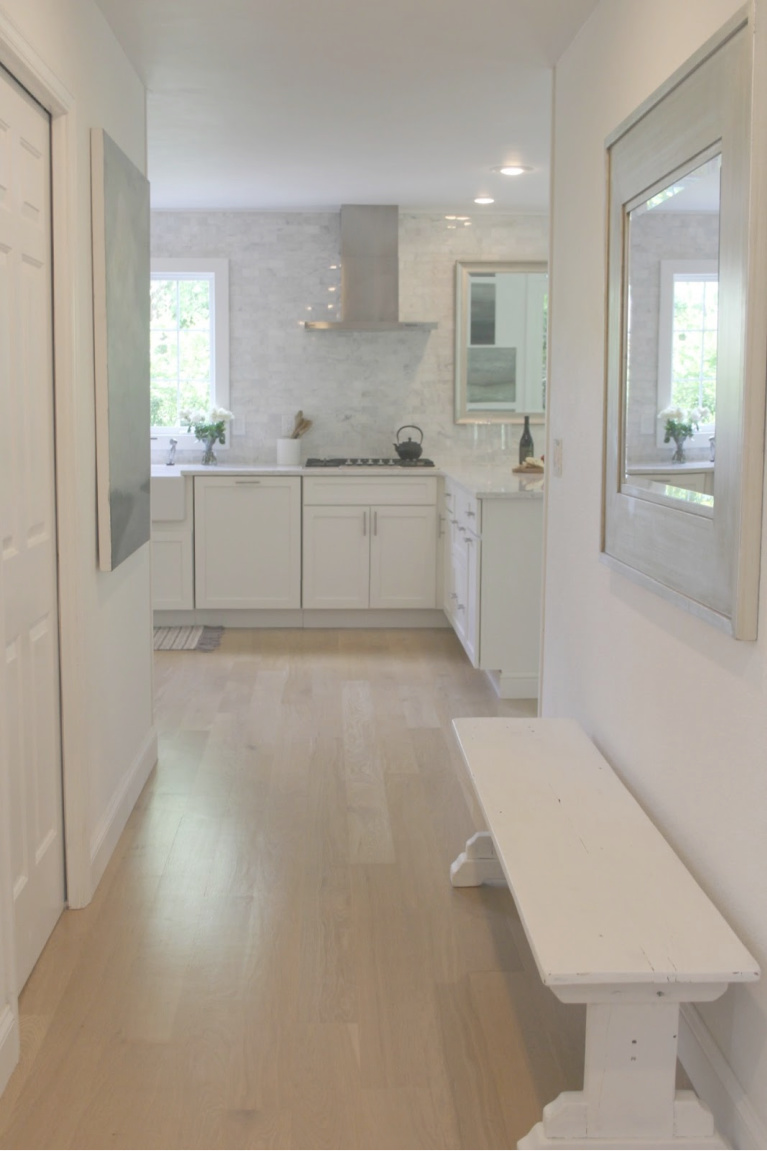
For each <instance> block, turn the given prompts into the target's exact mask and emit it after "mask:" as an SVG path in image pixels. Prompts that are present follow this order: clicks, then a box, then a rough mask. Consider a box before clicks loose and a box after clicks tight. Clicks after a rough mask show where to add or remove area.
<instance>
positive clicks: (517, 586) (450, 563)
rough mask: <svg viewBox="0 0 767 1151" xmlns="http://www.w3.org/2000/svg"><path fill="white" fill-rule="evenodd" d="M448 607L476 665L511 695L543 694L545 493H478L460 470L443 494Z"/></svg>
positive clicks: (517, 697) (525, 696)
mask: <svg viewBox="0 0 767 1151" xmlns="http://www.w3.org/2000/svg"><path fill="white" fill-rule="evenodd" d="M442 515H443V516H444V523H445V535H444V569H445V571H444V581H443V582H444V602H443V608H444V611H445V614H446V615H447V617H448V619H449V620H450V623H451V624H452V626H453V628H454V630H455V633H456V635H457V636H458V638H459V639H460V641H461V643H462V644H463V647H464V649H465V651H466V654H467V655H468V657H469V659H470V660H471V662H472V664H473V665H474V667H477V668H482V669H484V670H486V671H489V672H494V673H496V674H497V679H496V686H497V687H498V691H499V694H500V695H501V696H502V697H503V698H506V699H527V698H534V697H535V696H536V695H537V694H538V660H539V645H540V611H541V580H542V538H543V501H542V499H541V498H540V496H537V497H536V496H534V495H531V494H527V493H524V494H520V495H515V494H508V495H493V496H489V497H488V498H477V496H476V494H475V493H473V492H472V491H471V490H469V489H467V488H464V487H463V486H462V485H460V484H458V483H457V482H456V481H455V480H453V479H452V478H447V479H446V480H445V490H444V496H443V509H442Z"/></svg>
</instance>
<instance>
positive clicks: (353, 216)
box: [304, 204, 437, 332]
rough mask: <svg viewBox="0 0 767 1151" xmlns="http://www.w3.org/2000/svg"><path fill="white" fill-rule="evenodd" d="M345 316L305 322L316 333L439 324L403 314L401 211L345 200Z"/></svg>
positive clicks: (417, 328)
mask: <svg viewBox="0 0 767 1151" xmlns="http://www.w3.org/2000/svg"><path fill="white" fill-rule="evenodd" d="M341 317H342V318H341V319H340V320H319V321H313V322H308V323H306V324H305V325H304V327H306V328H310V329H312V330H313V331H336V332H403V331H429V330H431V329H433V328H436V327H437V324H436V323H403V322H402V321H401V320H400V318H399V209H398V208H397V206H396V204H395V205H389V204H386V205H383V206H380V205H366V204H344V205H343V206H342V208H341Z"/></svg>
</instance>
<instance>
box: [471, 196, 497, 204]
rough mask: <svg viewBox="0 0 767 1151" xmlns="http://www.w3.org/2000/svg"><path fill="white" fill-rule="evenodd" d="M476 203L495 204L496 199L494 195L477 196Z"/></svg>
mask: <svg viewBox="0 0 767 1151" xmlns="http://www.w3.org/2000/svg"><path fill="white" fill-rule="evenodd" d="M474 203H475V204H494V203H495V200H494V199H493V197H492V196H476V197H475V199H474Z"/></svg>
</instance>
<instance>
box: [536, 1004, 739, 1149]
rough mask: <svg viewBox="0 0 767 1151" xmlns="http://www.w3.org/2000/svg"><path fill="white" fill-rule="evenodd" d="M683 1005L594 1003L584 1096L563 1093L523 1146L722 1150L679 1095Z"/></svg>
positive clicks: (687, 1095) (698, 1109) (695, 1102)
mask: <svg viewBox="0 0 767 1151" xmlns="http://www.w3.org/2000/svg"><path fill="white" fill-rule="evenodd" d="M678 1024H679V1004H678V1003H662V1002H659V1003H647V1002H645V1003H623V1004H611V1003H590V1004H589V1005H588V1008H587V1017H586V1059H585V1070H584V1079H583V1091H565V1092H563V1093H562V1094H561V1095H560V1096H558V1098H556V1099H555V1100H554V1101H553V1102H552V1103H549V1104H548V1106H546V1107H545V1108H544V1110H543V1121H542V1122H541V1123H537V1124H536V1125H535V1127H533V1129H532V1131H530V1133H529V1134H528V1135H526V1136H525V1138H524V1139H522V1140H521V1142H520V1143H518V1144H517V1146H518V1147H521V1148H538V1147H540V1148H544V1147H547V1148H548V1147H560V1148H581V1147H593V1148H599V1147H604V1148H615V1147H626V1148H631V1147H637V1148H648V1149H649V1148H661V1149H664V1148H699V1149H701V1151H703V1149H708V1148H723V1147H727V1146H728V1144H727V1143H726V1142H724V1141H723V1140H722V1138H721V1137H720V1136H719V1135H718V1134H717V1133H716V1131H715V1130H714V1121H713V1117H712V1115H711V1112H710V1111H709V1110H708V1108H707V1107H706V1106H705V1105H704V1104H703V1103H701V1101H700V1100H699V1099H698V1097H697V1096H696V1095H695V1092H693V1091H676V1090H675V1081H676V1054H677V1035H678Z"/></svg>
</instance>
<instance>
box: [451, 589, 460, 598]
mask: <svg viewBox="0 0 767 1151" xmlns="http://www.w3.org/2000/svg"><path fill="white" fill-rule="evenodd" d="M450 598H451V599H458V596H457V595H456V594H455V592H454V591H451V593H450Z"/></svg>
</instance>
